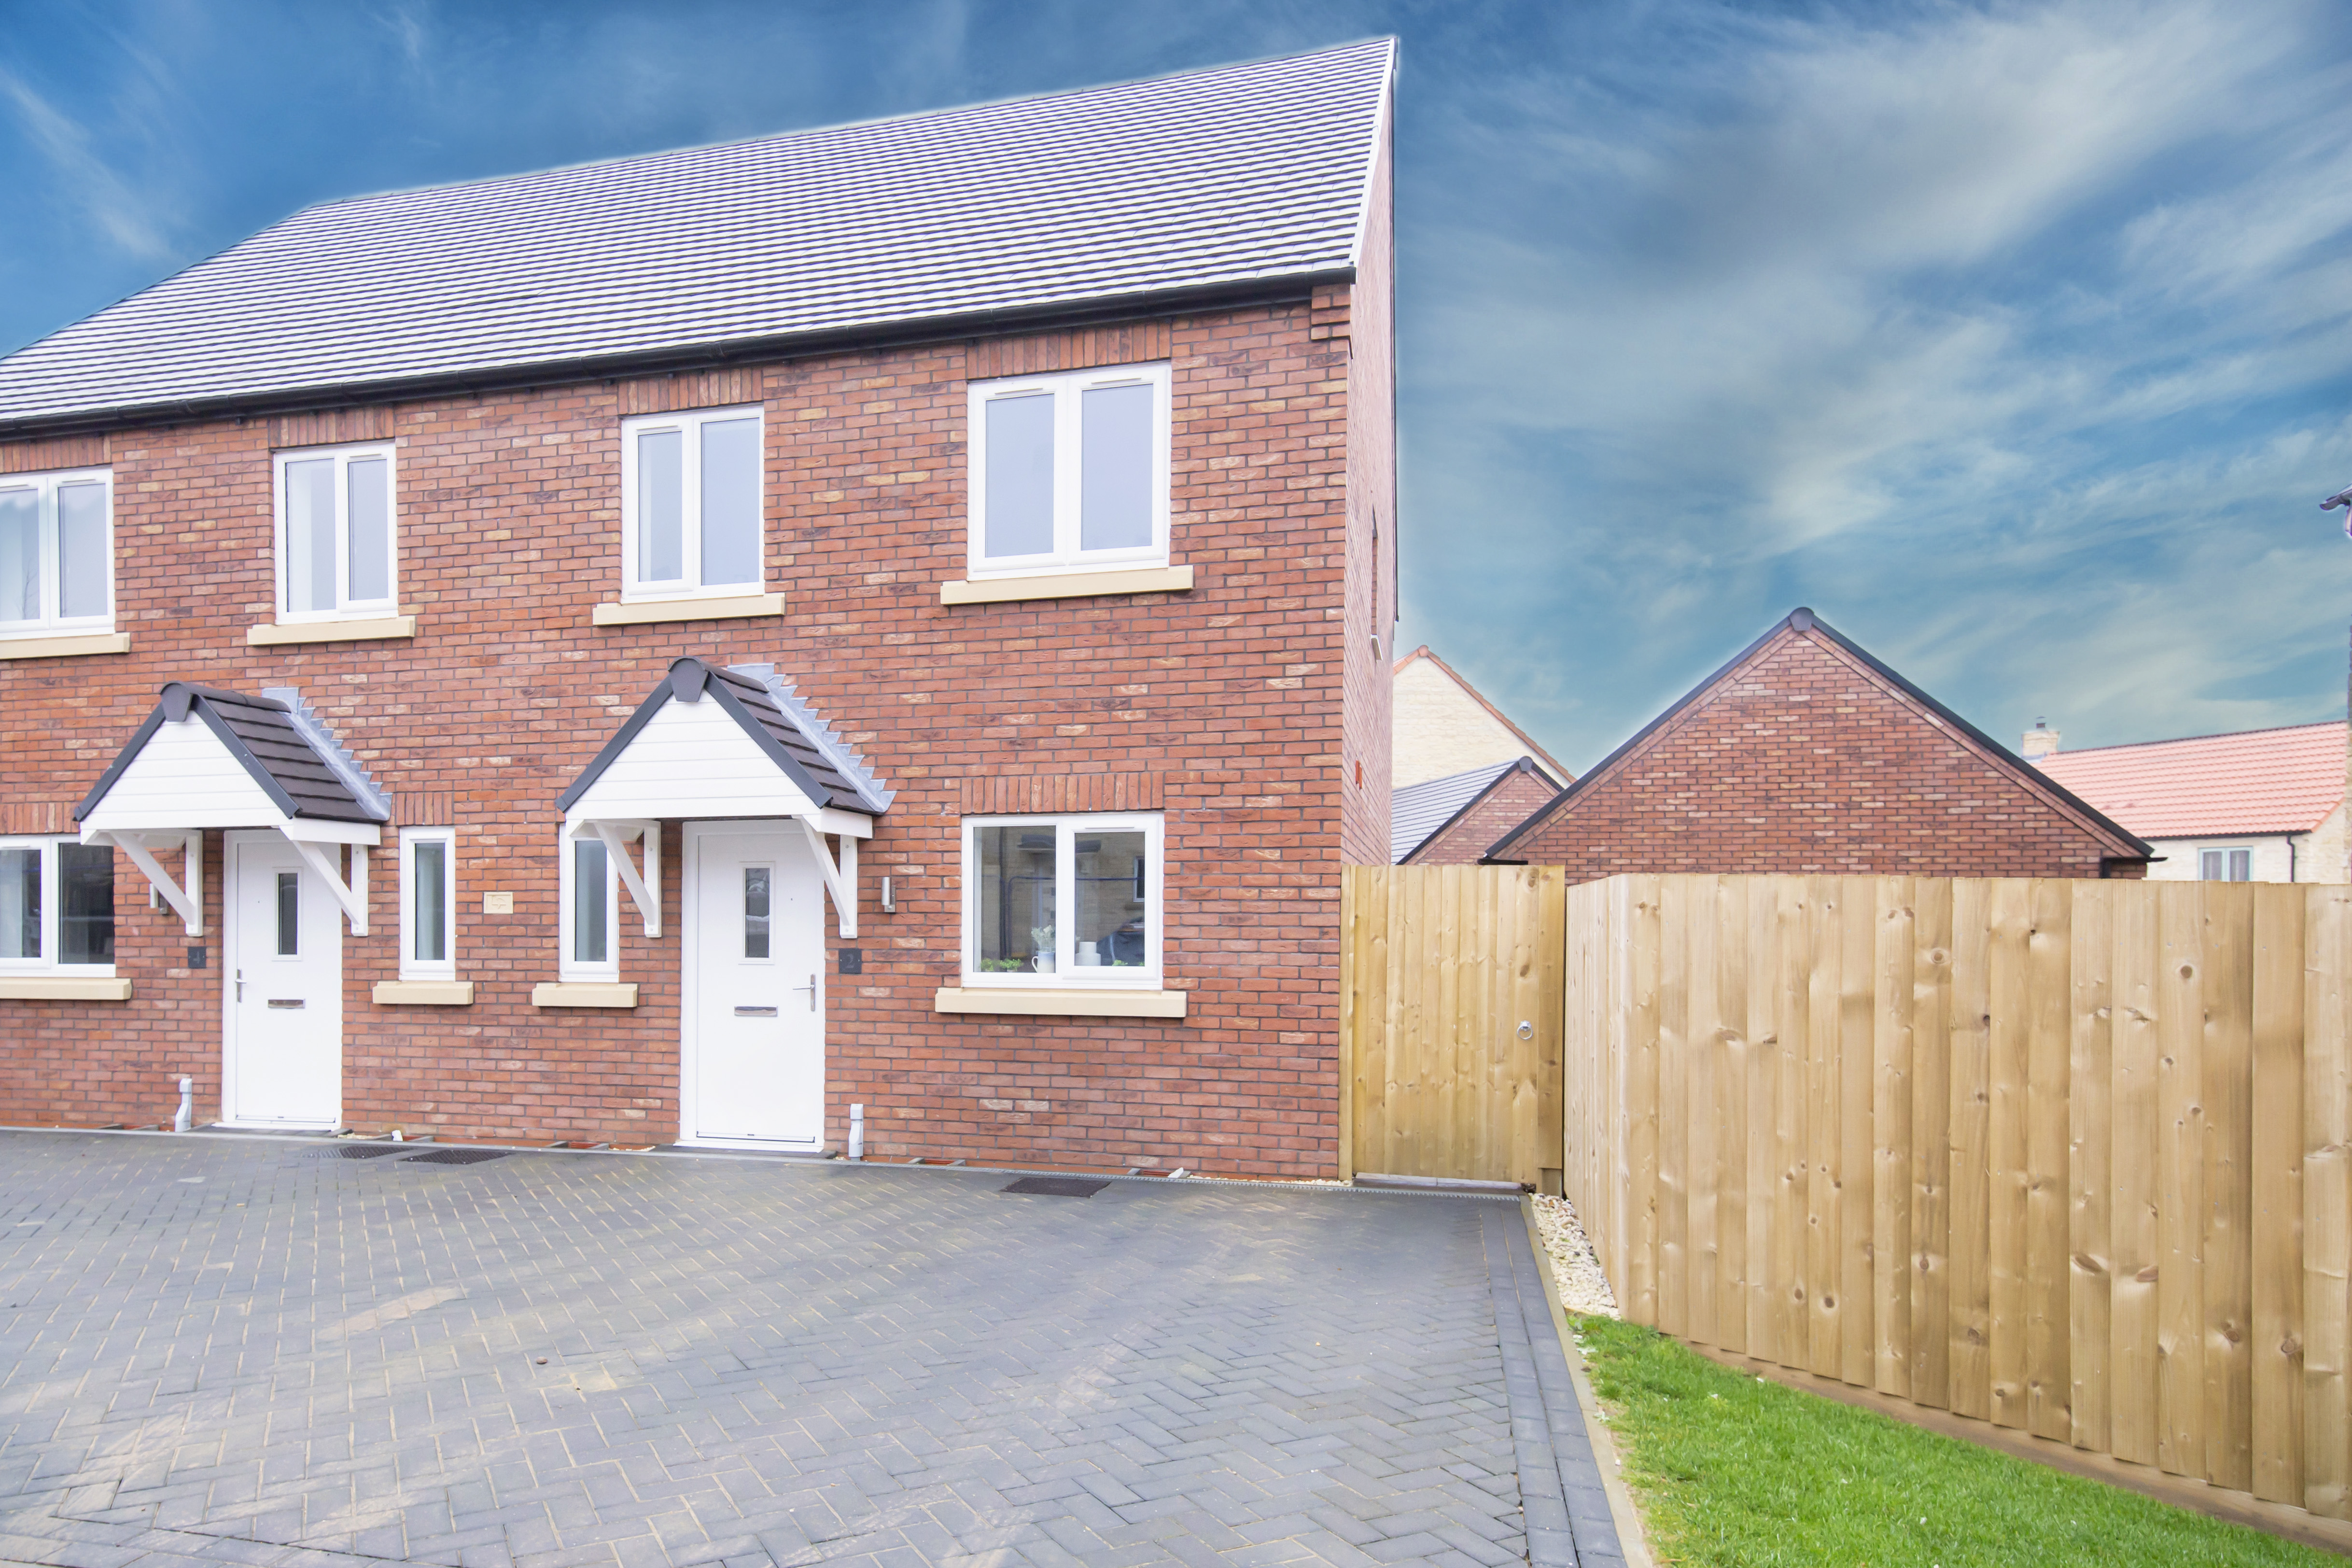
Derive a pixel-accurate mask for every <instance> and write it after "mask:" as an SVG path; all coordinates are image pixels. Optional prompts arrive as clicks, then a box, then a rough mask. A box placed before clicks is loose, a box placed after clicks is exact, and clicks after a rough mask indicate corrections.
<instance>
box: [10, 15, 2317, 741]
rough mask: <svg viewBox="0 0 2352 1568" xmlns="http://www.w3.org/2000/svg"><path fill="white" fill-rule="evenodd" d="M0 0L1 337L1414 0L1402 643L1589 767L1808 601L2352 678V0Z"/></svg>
mask: <svg viewBox="0 0 2352 1568" xmlns="http://www.w3.org/2000/svg"><path fill="white" fill-rule="evenodd" d="M0 17H5V26H0V185H5V189H7V190H8V191H9V192H10V193H11V199H10V201H9V204H8V207H9V215H10V221H9V222H8V223H7V224H6V225H5V226H0V349H5V348H13V347H15V346H16V345H19V344H21V343H24V342H29V341H30V340H32V339H34V338H36V337H38V336H40V335H41V334H42V333H44V332H47V331H51V330H53V329H54V328H56V327H58V326H61V325H63V324H64V323H66V322H68V321H72V320H74V319H76V318H78V317H79V316H81V315H84V314H86V313H88V312H89V311H90V310H94V309H96V308H98V307H99V306H101V305H103V304H106V303H107V302H109V301H110V300H114V299H117V298H120V297H121V296H122V295H123V294H126V293H129V292H131V291H132V290H134V289H139V288H141V287H142V286H143V285H145V284H147V283H150V282H152V281H153V280H154V279H158V278H161V277H163V276H165V275H167V274H168V273H170V272H171V271H173V270H174V269H175V268H179V267H181V266H184V265H185V264H186V263H188V262H190V261H192V260H194V259H196V258H200V257H203V256H205V255H207V254H209V253H211V252H213V251H215V250H217V249H219V248H221V247H225V246H226V245H228V244H231V243H233V242H234V241H236V239H238V238H239V237H243V236H244V235H246V234H247V233H249V232H251V231H252V230H254V229H257V228H259V227H261V226H263V225H265V224H268V223H269V222H270V221H272V220H274V219H276V218H278V217H279V216H283V215H284V214H286V213H287V212H289V211H290V210H292V209H293V208H295V207H298V206H299V205H303V204H305V203H308V202H311V201H316V200H320V199H321V198H325V197H331V196H338V195H351V194H353V193H356V192H362V191H369V190H379V189H383V188H386V187H391V186H399V185H409V184H427V183H432V182H436V181H444V180H458V179H467V178H471V177H475V176H479V175H487V174H504V173H509V172H512V171H516V170H522V169H530V168H535V167H541V166H544V165H547V164H551V163H572V162H577V161H581V160H585V159H593V158H601V157H610V156H616V155H621V154H626V153H639V152H647V151H652V150H655V149H658V148H665V147H672V146H678V145H684V144H688V143H693V142H709V141H716V140H724V139H728V138H732V137H740V136H750V135H757V134H761V133H763V132H772V131H782V130H789V129H792V128H794V127H800V126H807V125H817V124H824V123H829V122H833V121H841V120H847V119H857V118H864V117H867V116H873V115H884V114H895V113H903V112H908V111H913V110H922V109H929V108H937V107H941V106H945V105H950V104H955V103H962V102H969V101H971V100H976V99H984V98H994V97H1002V96H1006V95H1011V94H1019V93H1028V92H1043V91H1052V90H1055V89H1062V88H1070V87H1078V86H1083V85H1087V84H1090V83H1095V82H1100V81H1109V80H1117V79H1122V78H1126V77H1132V76H1140V75H1146V74H1150V73H1154V72H1160V71H1167V70H1177V69H1182V68H1188V67H1194V66H1202V65H1209V64H1214V63H1218V62H1221V61H1224V60H1229V59H1237V58H1249V57H1253V56H1257V55H1264V54H1272V53H1279V52H1283V51H1287V50H1293V49H1298V48H1306V47H1315V46H1317V45H1320V44H1326V43H1332V42H1338V41H1341V40H1345V39H1349V38H1355V37H1365V36H1368V35H1370V34H1374V33H1384V32H1394V33H1396V34H1398V35H1400V36H1401V37H1402V39H1403V59H1404V72H1403V77H1402V85H1401V89H1400V103H1399V119H1398V133H1399V168H1400V179H1399V188H1398V195H1397V200H1398V212H1399V221H1400V237H1399V248H1400V273H1401V276H1400V305H1401V310H1402V342H1401V351H1402V367H1403V387H1402V395H1401V415H1402V422H1403V431H1402V436H1403V461H1404V466H1405V506H1404V516H1403V519H1402V526H1403V533H1402V538H1403V542H1404V552H1405V580H1404V592H1403V605H1404V616H1405V618H1404V624H1403V626H1402V646H1404V647H1412V645H1413V644H1415V643H1419V642H1423V641H1426V642H1428V643H1430V644H1431V645H1432V646H1433V647H1435V648H1436V649H1437V650H1438V651H1439V652H1440V653H1441V654H1442V655H1444V657H1445V658H1447V659H1448V660H1449V661H1450V662H1452V663H1453V664H1454V666H1455V667H1456V668H1460V669H1463V670H1464V671H1465V673H1467V674H1469V675H1470V676H1471V678H1472V679H1475V681H1477V682H1478V683H1479V684H1480V685H1481V686H1482V687H1483V688H1485V689H1486V691H1487V692H1488V693H1489V694H1490V695H1491V696H1493V697H1495V698H1496V700H1498V701H1500V702H1501V703H1502V704H1503V705H1504V707H1505V708H1506V709H1507V710H1509V711H1510V712H1512V713H1513V714H1514V715H1515V716H1516V717H1517V718H1518V719H1519V720H1520V721H1521V722H1522V723H1524V724H1525V725H1527V727H1528V728H1529V729H1530V730H1531V731H1534V732H1535V734H1536V735H1537V736H1538V738H1539V739H1541V740H1543V741H1545V742H1547V743H1548V744H1549V745H1551V746H1552V747H1553V748H1554V749H1555V750H1556V751H1557V752H1559V755H1560V756H1561V758H1562V760H1563V761H1565V762H1567V763H1570V765H1571V766H1573V767H1578V768H1581V767H1583V766H1585V765H1587V764H1589V763H1591V762H1592V761H1594V760H1595V759H1597V758H1598V757H1600V756H1601V754H1603V753H1605V752H1607V751H1608V750H1609V749H1610V748H1611V747H1612V746H1613V745H1615V744H1616V743H1617V742H1619V741H1621V740H1622V739H1623V738H1624V737H1625V736H1626V735H1627V734H1628V733H1630V732H1631V731H1633V730H1634V729H1635V728H1637V727H1639V726H1640V725H1641V724H1642V723H1643V721H1646V720H1647V719H1648V718H1649V717H1650V716H1651V715H1652V714H1653V713H1654V712H1655V711H1656V710H1658V709H1659V708H1660V707H1661V706H1663V705H1664V703H1665V702H1666V701H1668V700H1671V699H1672V698H1673V697H1674V696H1675V695H1676V694H1678V693H1679V692H1680V691H1682V690H1683V689H1685V688H1686V687H1688V686H1689V685H1690V684H1691V683H1692V682H1693V681H1694V680H1696V679H1698V678H1700V677H1701V676H1703V675H1705V674H1706V672H1707V671H1709V670H1711V669H1713V668H1715V667H1716V666H1717V665H1718V664H1720V663H1721V662H1722V661H1723V660H1724V659H1725V658H1728V657H1729V656H1730V655H1731V654H1733V653H1735V652H1736V651H1738V649H1739V648H1740V647H1744V646H1745V645H1746V644H1747V643H1748V641H1749V640H1751V639H1752V638H1753V637H1755V636H1756V635H1757V634H1758V633H1759V632H1760V631H1761V630H1763V628H1764V627H1765V626H1768V625H1769V624H1770V623H1771V622H1772V621H1774V620H1776V619H1777V618H1778V617H1780V616H1781V615H1783V614H1785V613H1786V612H1787V611H1788V610H1789V609H1790V608H1792V607H1793V606H1795V605H1799V604H1808V605H1812V606H1813V607H1814V608H1815V609H1816V610H1818V611H1819V612H1821V614H1822V616H1825V617H1826V618H1828V619H1829V620H1830V622H1831V623H1832V625H1834V626H1838V627H1839V628H1840V629H1841V630H1843V631H1844V632H1846V633H1847V634H1848V635H1849V636H1852V637H1855V638H1856V639H1857V640H1859V641H1861V642H1862V643H1863V644H1864V646H1865V647H1869V648H1871V649H1872V650H1873V651H1874V652H1876V653H1877V654H1878V655H1879V656H1880V657H1881V658H1885V659H1886V660H1887V661H1888V662H1890V663H1892V664H1893V665H1895V667H1896V668H1899V669H1901V670H1903V671H1904V672H1905V673H1906V674H1907V675H1909V676H1911V677H1912V678H1913V679H1916V680H1918V681H1919V682H1920V683H1921V684H1923V685H1925V686H1926V687H1927V689H1930V690H1932V691H1934V692H1935V693H1937V695H1938V696H1939V697H1941V698H1943V699H1944V700H1946V701H1948V702H1949V703H1950V704H1952V705H1953V706H1954V707H1956V708H1958V710H1960V711H1961V712H1963V713H1965V714H1967V715H1968V716H1969V718H1971V719H1973V720H1974V721H1977V722H1978V723H1979V724H1981V725H1983V726H1984V727H1985V728H1987V729H1989V730H1990V731H1993V732H1994V733H1995V734H1998V735H2000V736H2003V737H2011V736H2013V735H2014V734H2015V733H2016V732H2017V731H2020V730H2021V729H2022V728H2023V727H2024V726H2026V725H2027V724H2029V723H2031V722H2032V721H2033V719H2034V718H2035V717H2037V716H2039V715H2044V714H2046V715H2047V716H2048V717H2049V719H2050V721H2051V722H2052V723H2053V725H2055V726H2057V727H2059V728H2061V729H2062V730H2063V731H2065V734H2066V738H2067V742H2068V744H2069V745H2070V746H2072V745H2076V744H2096V743H2105V742H2117V741H2129V740H2140V739H2150V738H2156V737H2160V736H2167V735H2175V734H2190V733H2200V732H2205V731H2215V730H2228V729H2241V728H2252V727H2256V726H2260V725H2264V724H2275V723H2294V722H2301V721H2309V720H2315V719H2323V718H2331V717H2337V716H2340V715H2341V714H2342V713H2343V711H2344V700H2345V670H2346V654H2347V649H2346V628H2347V618H2352V542H2347V541H2346V540H2345V538H2344V537H2343V536H2342V534H2341V532H2340V531H2339V526H2338V524H2337V522H2336V520H2337V519H2340V518H2341V517H2342V515H2343V514H2342V513H2340V512H2339V513H2332V514H2327V515H2326V516H2323V515H2322V514H2321V513H2320V512H2319V510H2317V501H2318V500H2319V498H2320V497H2321V496H2323V495H2326V494H2327V493H2329V492H2330V491H2332V490H2334V489H2338V488H2340V487H2341V486H2343V485H2344V484H2346V483H2347V482H2352V243H2347V242H2352V26H2347V19H2348V18H2347V11H2346V8H2345V6H2343V5H2341V4H2338V5H2317V4H2296V3H2294V0H2276V3H2270V0H2232V3H2230V4H2213V3H2204V0H2198V3H2189V0H2181V3H2170V4H2167V3H2154V4H2142V5H2109V4H2092V3H2060V4H2048V5H1878V6H1868V7H1861V6H1840V5H1790V6H1771V7H1761V6H1744V7H1743V6H1726V5H1706V4H1694V3H1687V0H1644V3H1641V4H1626V5H1596V4H1579V5H1558V4H1553V5H1510V4H1475V3H1473V4H1449V5H1350V4H1319V3H1313V4H1310V3H1303V0H1289V3H1282V0H1272V3H1269V0H1247V3H1240V0H1192V3H1190V4H1187V5H1182V6H1175V5H1105V4H1055V3H1052V0H1038V3H1032V4H1024V5H979V4H947V3H939V4H919V3H907V4H871V5H778V4H764V5H751V4H740V3H721V0H707V3H701V4H696V3H690V0H689V3H679V0H671V3H667V4H662V5H650V4H647V5H598V4H589V3H576V0H575V3H573V4H569V5H549V6H534V5H504V6H498V5H434V4H425V3H409V4H380V5H362V4H351V5H316V4H299V5H268V4H231V3H221V0H152V3H148V4H124V5H103V6H100V5H72V4H61V3H59V0H39V3H31V0H0Z"/></svg>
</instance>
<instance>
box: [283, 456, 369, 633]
mask: <svg viewBox="0 0 2352 1568" xmlns="http://www.w3.org/2000/svg"><path fill="white" fill-rule="evenodd" d="M392 452H393V449H392V447H391V446H390V445H388V444H378V445H373V446H366V447H306V448H303V449H301V450H299V451H292V452H280V453H278V620H279V621H280V622H283V623H289V624H291V623H297V622H302V621H333V620H351V619H361V618H365V617H369V616H388V615H393V614H394V613H396V612H397V611H398V609H399V584H398V582H397V580H396V574H395V573H394V561H395V555H394V542H393V513H392V507H393V483H392V478H393V476H392V467H393V456H392Z"/></svg>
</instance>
